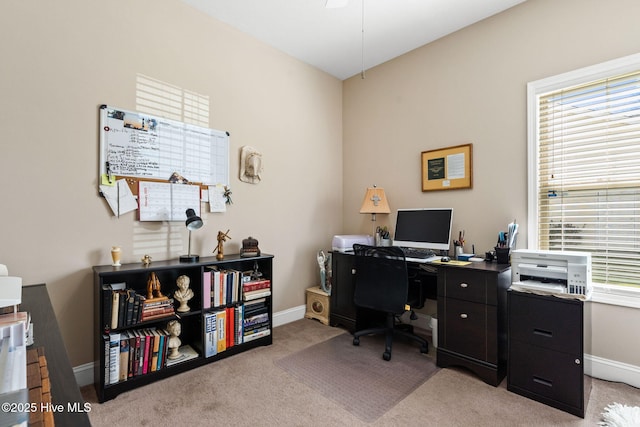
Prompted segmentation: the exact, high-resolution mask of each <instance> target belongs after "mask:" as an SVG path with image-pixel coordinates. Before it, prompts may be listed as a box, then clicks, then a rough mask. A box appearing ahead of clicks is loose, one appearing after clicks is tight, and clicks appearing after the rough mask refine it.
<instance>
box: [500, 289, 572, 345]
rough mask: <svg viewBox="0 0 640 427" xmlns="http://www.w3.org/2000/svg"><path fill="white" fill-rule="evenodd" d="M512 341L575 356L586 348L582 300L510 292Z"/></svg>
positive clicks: (510, 334)
mask: <svg viewBox="0 0 640 427" xmlns="http://www.w3.org/2000/svg"><path fill="white" fill-rule="evenodd" d="M508 298H509V302H508V304H509V338H510V339H511V340H517V341H521V342H524V343H528V344H532V345H535V346H538V347H544V348H547V349H551V350H555V351H562V352H565V353H572V354H575V353H576V350H578V351H579V349H581V348H582V323H583V321H582V307H581V305H580V303H579V302H578V301H572V300H565V299H561V298H557V297H552V296H544V297H543V296H538V295H532V294H523V293H519V292H514V291H510V292H509V293H508Z"/></svg>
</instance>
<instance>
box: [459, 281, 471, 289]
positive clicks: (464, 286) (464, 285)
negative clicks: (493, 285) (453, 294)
mask: <svg viewBox="0 0 640 427" xmlns="http://www.w3.org/2000/svg"><path fill="white" fill-rule="evenodd" d="M467 286H469V285H467V284H466V283H464V282H462V283H460V287H461V288H466V287H467Z"/></svg>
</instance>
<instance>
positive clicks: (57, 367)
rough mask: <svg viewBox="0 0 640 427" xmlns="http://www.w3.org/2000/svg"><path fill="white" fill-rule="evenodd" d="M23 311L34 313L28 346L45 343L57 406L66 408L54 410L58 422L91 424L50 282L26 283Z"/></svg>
mask: <svg viewBox="0 0 640 427" xmlns="http://www.w3.org/2000/svg"><path fill="white" fill-rule="evenodd" d="M20 311H28V312H29V313H31V321H32V323H33V336H34V343H33V345H31V346H29V347H28V348H27V349H31V348H37V347H44V355H45V358H46V359H47V366H48V369H49V380H50V381H51V403H52V404H53V405H56V406H57V405H63V406H62V407H63V408H64V409H63V410H62V411H60V412H55V413H54V421H55V424H56V425H57V426H74V427H75V426H91V423H90V422H89V416H88V415H87V413H86V412H82V409H83V408H84V406H83V405H84V399H83V398H82V395H81V394H80V389H79V388H78V383H77V382H76V377H75V375H74V373H73V369H72V368H71V363H70V362H69V357H68V356H67V350H66V348H65V346H64V342H63V341H62V335H60V329H59V328H58V321H57V319H56V316H55V313H54V312H53V307H52V306H51V301H50V300H49V293H48V292H47V287H46V285H44V284H40V285H32V286H24V287H23V288H22V304H20ZM69 405H72V408H71V409H73V408H77V409H76V410H70V408H69Z"/></svg>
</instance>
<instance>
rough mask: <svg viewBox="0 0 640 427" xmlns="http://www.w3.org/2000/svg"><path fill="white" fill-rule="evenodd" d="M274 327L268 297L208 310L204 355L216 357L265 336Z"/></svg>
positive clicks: (205, 325)
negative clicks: (236, 346) (229, 349)
mask: <svg viewBox="0 0 640 427" xmlns="http://www.w3.org/2000/svg"><path fill="white" fill-rule="evenodd" d="M270 326H271V320H270V318H269V306H268V305H267V301H266V299H265V298H261V299H255V300H252V301H247V302H245V303H244V304H238V305H236V306H232V307H225V308H221V309H218V310H214V311H211V312H208V313H205V314H204V340H205V345H204V352H205V354H204V356H205V357H211V356H215V355H216V354H218V353H221V352H223V351H225V350H227V349H228V348H230V347H233V346H234V345H238V344H242V343H245V342H249V341H252V340H255V339H258V338H261V337H265V336H267V335H269V334H270V333H271V327H270Z"/></svg>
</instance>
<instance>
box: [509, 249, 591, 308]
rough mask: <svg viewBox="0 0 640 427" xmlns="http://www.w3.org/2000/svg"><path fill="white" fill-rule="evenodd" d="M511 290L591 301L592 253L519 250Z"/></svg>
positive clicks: (513, 261) (514, 256) (514, 259)
mask: <svg viewBox="0 0 640 427" xmlns="http://www.w3.org/2000/svg"><path fill="white" fill-rule="evenodd" d="M511 289H513V290H520V291H524V292H533V293H542V294H552V295H557V296H565V297H571V298H577V299H582V300H585V299H589V298H590V297H591V291H592V284H591V254H590V253H588V252H574V251H545V250H532V249H516V250H514V251H513V252H512V254H511Z"/></svg>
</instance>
